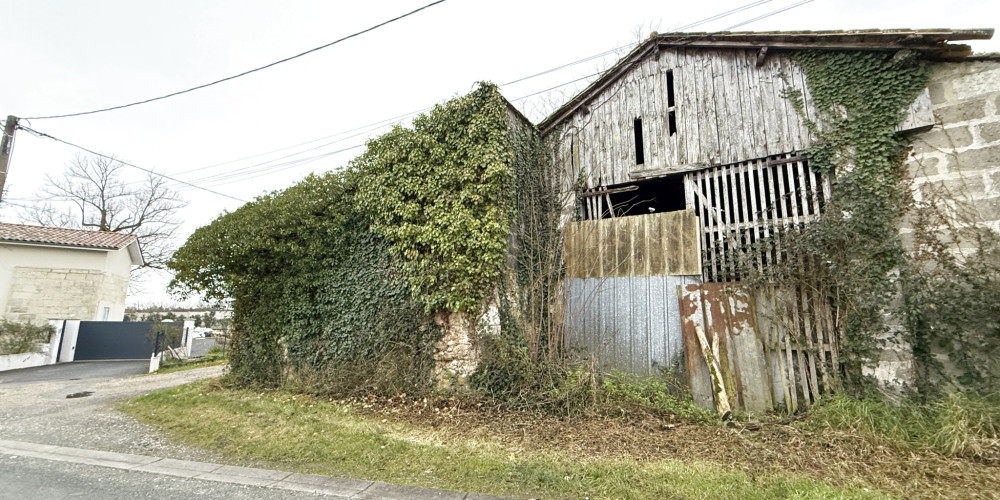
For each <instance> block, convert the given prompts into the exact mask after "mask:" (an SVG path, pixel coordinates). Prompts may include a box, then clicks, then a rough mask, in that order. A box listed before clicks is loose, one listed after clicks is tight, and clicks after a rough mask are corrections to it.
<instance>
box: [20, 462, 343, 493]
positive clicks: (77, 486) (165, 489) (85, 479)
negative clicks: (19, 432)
mask: <svg viewBox="0 0 1000 500" xmlns="http://www.w3.org/2000/svg"><path fill="white" fill-rule="evenodd" d="M0 498H3V499H9V500H20V499H25V500H35V499H38V500H42V499H45V500H50V499H51V500H57V499H70V498H72V499H85V500H89V499H93V500H142V499H150V500H190V499H192V498H226V499H234V500H241V499H256V498H267V499H278V500H285V499H289V500H292V499H295V500H299V499H318V498H324V499H328V498H330V497H328V496H324V495H319V494H315V493H305V492H297V491H287V490H278V489H270V488H262V487H259V486H247V485H242V484H232V483H219V482H212V481H200V480H191V479H184V478H177V477H171V476H164V475H160V474H151V473H144V472H136V471H124V470H117V469H110V468H107V467H99V466H94V465H84V464H76V463H68V462H55V461H51V460H42V459H37V458H31V457H19V456H7V455H2V454H0Z"/></svg>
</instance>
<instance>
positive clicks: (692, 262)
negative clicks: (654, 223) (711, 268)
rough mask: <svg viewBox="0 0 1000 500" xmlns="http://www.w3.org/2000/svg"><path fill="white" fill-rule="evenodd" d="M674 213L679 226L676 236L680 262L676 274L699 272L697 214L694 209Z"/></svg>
mask: <svg viewBox="0 0 1000 500" xmlns="http://www.w3.org/2000/svg"><path fill="white" fill-rule="evenodd" d="M676 213H677V214H678V215H677V217H678V219H679V224H678V226H679V227H680V228H681V230H680V235H679V237H678V246H679V247H680V249H681V250H680V252H681V262H680V268H679V269H677V274H682V275H689V276H690V275H698V274H701V251H700V249H699V245H698V242H699V241H700V239H701V227H699V225H698V216H697V215H695V213H694V210H685V211H683V212H676Z"/></svg>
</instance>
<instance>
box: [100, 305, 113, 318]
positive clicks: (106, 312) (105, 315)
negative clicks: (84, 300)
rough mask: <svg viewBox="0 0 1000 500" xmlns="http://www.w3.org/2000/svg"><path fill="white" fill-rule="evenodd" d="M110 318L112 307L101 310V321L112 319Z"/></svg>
mask: <svg viewBox="0 0 1000 500" xmlns="http://www.w3.org/2000/svg"><path fill="white" fill-rule="evenodd" d="M110 316H111V308H110V307H105V308H104V309H102V310H101V321H107V320H108V317H110Z"/></svg>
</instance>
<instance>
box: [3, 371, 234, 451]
mask: <svg viewBox="0 0 1000 500" xmlns="http://www.w3.org/2000/svg"><path fill="white" fill-rule="evenodd" d="M148 366H149V364H148V361H87V362H74V363H63V364H56V365H49V366H42V367H37V368H28V369H24V370H15V371H10V372H0V439H10V440H15V441H27V442H33V443H42V444H51V445H58V446H71V447H77V448H88V449H95V450H104V451H114V452H119V453H134V454H145V455H157V456H163V457H170V458H184V459H188V460H192V459H193V460H204V461H214V460H216V459H217V457H215V456H213V455H212V454H210V453H208V452H206V451H203V450H197V449H192V448H188V447H185V446H181V445H178V444H174V443H171V442H170V441H168V440H167V439H166V438H165V437H163V436H162V435H160V434H159V433H157V432H156V431H155V430H154V429H153V428H151V427H149V426H147V425H144V424H141V423H139V422H136V421H135V420H133V419H132V418H131V417H128V416H126V415H124V414H122V413H120V412H118V411H117V410H115V408H114V407H115V404H117V402H118V401H119V400H121V399H125V398H130V397H134V396H139V395H142V394H146V393H148V392H151V391H155V390H157V389H162V388H166V387H173V386H176V385H180V384H186V383H189V382H194V381H196V380H199V379H204V378H209V377H216V376H219V375H221V374H222V373H223V370H224V368H225V367H223V366H211V367H207V368H199V369H195V370H187V371H180V372H174V373H168V374H165V375H144V373H145V372H146V370H147V369H148ZM87 391H89V392H91V394H90V395H89V396H86V397H78V398H67V397H66V396H67V395H70V394H78V393H83V392H87Z"/></svg>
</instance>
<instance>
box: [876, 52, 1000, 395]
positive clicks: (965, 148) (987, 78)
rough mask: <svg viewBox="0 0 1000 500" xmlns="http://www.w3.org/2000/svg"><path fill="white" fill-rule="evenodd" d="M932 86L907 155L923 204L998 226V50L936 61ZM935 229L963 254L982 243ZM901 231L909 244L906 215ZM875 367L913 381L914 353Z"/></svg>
mask: <svg viewBox="0 0 1000 500" xmlns="http://www.w3.org/2000/svg"><path fill="white" fill-rule="evenodd" d="M928 90H929V91H930V97H931V104H932V111H933V114H934V121H935V124H934V126H933V127H932V128H931V129H930V130H927V131H924V132H921V133H918V134H915V135H914V136H913V137H912V139H913V140H912V144H911V145H912V149H911V151H910V154H909V157H908V158H907V161H906V163H905V167H906V168H907V171H908V173H909V176H910V179H911V181H912V193H913V197H914V200H915V201H916V202H917V203H918V210H920V209H924V210H927V209H931V210H934V211H935V212H936V213H937V214H942V215H943V216H944V218H945V219H946V220H947V221H948V223H949V224H950V226H951V228H950V229H963V228H964V229H968V228H980V229H983V230H992V231H997V232H1000V58H997V59H995V60H980V61H966V62H954V63H938V64H936V65H935V66H934V73H933V75H932V77H931V81H930V84H929V85H928ZM921 207H922V208H921ZM932 229H935V230H936V234H937V237H938V238H939V239H940V240H941V241H943V242H947V243H950V248H949V250H950V251H951V252H952V253H953V255H955V256H957V257H958V258H959V259H960V260H961V259H965V258H970V257H973V256H974V253H975V252H976V251H977V250H978V246H977V243H976V242H975V241H974V240H973V239H971V238H965V241H963V236H962V234H963V233H961V232H958V233H956V232H955V231H950V230H948V229H949V228H947V227H945V226H944V225H939V226H932ZM900 232H901V235H902V237H903V241H904V243H905V244H907V246H908V247H909V248H912V244H913V228H912V227H911V226H910V225H909V223H908V222H904V224H903V226H902V228H901V231H900ZM931 348H932V349H933V350H934V352H933V353H934V357H935V358H936V359H937V360H938V361H939V362H940V363H941V366H942V368H943V369H944V371H945V372H946V373H947V372H951V374H952V375H956V376H957V375H960V372H959V371H953V369H954V366H953V364H952V363H951V362H950V361H949V356H948V353H947V352H944V351H942V350H941V349H940V348H938V347H937V346H931ZM875 372H876V373H875V375H876V376H878V378H879V379H880V380H886V379H893V378H896V379H901V380H902V381H904V382H908V383H909V382H912V380H913V378H914V376H915V372H914V371H913V357H912V353H911V352H906V351H903V350H898V349H897V350H891V349H887V350H886V351H885V352H883V356H882V359H880V363H879V365H878V367H877V368H876V370H875Z"/></svg>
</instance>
